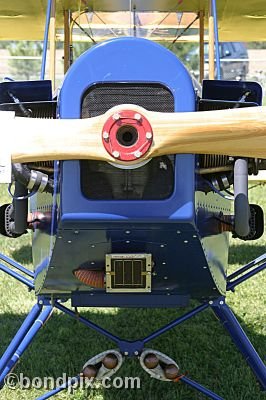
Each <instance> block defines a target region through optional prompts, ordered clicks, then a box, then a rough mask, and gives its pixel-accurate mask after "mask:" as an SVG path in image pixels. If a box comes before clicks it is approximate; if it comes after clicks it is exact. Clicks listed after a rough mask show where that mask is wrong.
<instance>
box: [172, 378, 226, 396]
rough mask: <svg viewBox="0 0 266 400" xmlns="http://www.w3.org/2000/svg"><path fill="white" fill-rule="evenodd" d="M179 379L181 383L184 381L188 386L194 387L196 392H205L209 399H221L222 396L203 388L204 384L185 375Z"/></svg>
mask: <svg viewBox="0 0 266 400" xmlns="http://www.w3.org/2000/svg"><path fill="white" fill-rule="evenodd" d="M180 381H181V382H183V383H186V384H187V385H188V386H191V387H192V388H193V389H196V390H197V391H198V392H200V393H203V394H205V395H206V396H207V397H209V398H210V399H213V400H223V398H222V397H220V396H218V395H217V394H215V393H213V392H212V391H211V390H209V389H207V388H205V387H204V386H202V385H200V384H199V383H198V382H195V381H193V380H192V379H190V378H188V377H186V376H183V377H182V378H180Z"/></svg>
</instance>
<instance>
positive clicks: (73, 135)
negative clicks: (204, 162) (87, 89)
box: [0, 104, 266, 165]
mask: <svg viewBox="0 0 266 400" xmlns="http://www.w3.org/2000/svg"><path fill="white" fill-rule="evenodd" d="M4 114H5V112H0V123H1V129H2V144H1V153H2V154H3V153H5V152H8V151H9V152H10V153H11V157H12V161H13V162H33V161H45V160H70V159H95V160H104V161H111V162H116V163H118V164H127V165H129V164H134V163H138V162H139V161H143V160H145V159H149V158H152V157H156V156H159V155H166V154H178V153H195V154H221V155H230V156H242V157H255V158H266V107H250V108H241V109H230V110H221V111H203V112H193V113H191V112H190V113H157V112H151V111H147V110H145V109H143V108H142V107H139V106H136V105H130V104H129V105H121V106H117V107H114V108H112V109H110V110H109V111H108V112H107V113H105V114H103V115H101V116H99V117H93V118H88V119H59V120H55V119H37V118H36V119H33V118H32V119H31V118H22V117H16V118H13V119H8V118H4Z"/></svg>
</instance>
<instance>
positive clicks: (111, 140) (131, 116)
mask: <svg viewBox="0 0 266 400" xmlns="http://www.w3.org/2000/svg"><path fill="white" fill-rule="evenodd" d="M152 140H153V132H152V128H151V125H150V123H149V121H148V120H147V118H146V117H145V116H144V115H142V114H141V113H139V112H137V111H133V110H120V111H118V112H115V113H114V114H112V115H111V116H110V117H109V118H108V119H107V121H106V122H105V124H104V127H103V130H102V141H103V145H104V148H105V150H106V151H107V152H108V153H109V154H110V155H111V156H112V157H113V158H114V159H116V160H120V161H125V162H129V161H136V160H139V159H141V158H142V157H143V156H144V155H145V154H146V153H147V152H148V151H149V149H150V147H151V145H152Z"/></svg>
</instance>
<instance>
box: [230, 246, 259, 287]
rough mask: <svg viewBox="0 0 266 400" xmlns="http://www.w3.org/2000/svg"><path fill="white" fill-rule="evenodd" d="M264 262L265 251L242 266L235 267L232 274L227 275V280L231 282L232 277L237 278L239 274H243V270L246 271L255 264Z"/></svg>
mask: <svg viewBox="0 0 266 400" xmlns="http://www.w3.org/2000/svg"><path fill="white" fill-rule="evenodd" d="M262 262H263V263H264V262H266V253H264V254H262V255H261V256H259V257H257V258H255V260H252V261H250V262H249V263H248V264H246V265H244V266H243V267H241V268H239V269H237V270H236V271H235V272H233V273H232V274H230V275H228V277H227V281H228V282H231V281H232V279H234V278H237V277H238V276H239V275H241V274H243V273H244V272H246V271H248V270H249V269H251V268H254V267H255V266H256V265H259V264H261V263H262Z"/></svg>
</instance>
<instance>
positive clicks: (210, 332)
mask: <svg viewBox="0 0 266 400" xmlns="http://www.w3.org/2000/svg"><path fill="white" fill-rule="evenodd" d="M250 198H251V201H252V202H257V203H258V204H261V205H262V206H263V207H264V209H265V210H266V200H265V199H266V188H264V187H258V188H256V189H252V190H251V192H250ZM1 199H3V196H2V195H1ZM2 201H3V200H2ZM265 244H266V243H265V238H264V239H261V240H259V241H257V242H255V243H252V242H249V243H245V242H240V241H236V240H232V247H231V252H230V271H233V270H234V269H236V268H237V267H238V266H240V265H243V264H244V263H246V262H247V261H249V260H251V259H253V258H254V257H256V256H258V255H260V254H261V253H262V252H265ZM1 251H2V252H3V253H5V254H8V255H10V256H11V257H13V258H15V259H16V260H18V261H19V262H22V263H23V264H25V265H26V266H30V267H31V253H30V235H26V236H25V237H22V238H21V239H19V240H9V239H5V238H2V239H1ZM265 288H266V274H265V272H264V273H260V274H258V275H257V276H256V277H254V278H252V279H251V280H250V281H249V282H245V283H244V284H243V285H241V286H239V287H238V288H237V290H236V293H234V294H232V293H229V294H228V296H227V302H228V304H229V305H230V306H231V307H232V309H233V311H234V312H235V314H236V315H237V317H238V319H239V321H240V323H241V325H242V326H243V327H244V329H245V331H246V332H247V334H248V335H249V337H250V339H251V341H252V343H253V344H254V346H255V348H256V349H257V351H258V353H259V354H260V356H261V357H262V358H263V359H265V357H266V311H265V310H266V307H265V306H266V295H265ZM33 304H34V295H33V294H32V293H28V292H27V290H26V289H25V287H24V286H22V285H21V284H19V283H16V282H15V281H14V279H12V278H10V277H8V276H7V275H5V274H3V273H1V272H0V338H1V340H0V354H1V353H2V352H3V351H4V349H5V348H6V346H7V345H8V343H9V342H10V340H11V338H12V337H13V335H14V334H15V332H16V330H17V329H18V328H19V326H20V324H21V323H22V321H23V319H24V318H25V316H26V313H27V312H28V310H29V309H30V307H31V306H32V305H33ZM195 304H196V303H195V302H194V303H193V304H192V305H191V306H194V305H195ZM184 311H185V310H180V309H177V310H175V309H161V310H157V309H156V310H151V309H134V310H132V309H114V308H112V309H97V308H93V309H86V311H85V312H84V315H85V316H86V317H88V318H90V319H91V320H92V321H94V322H96V323H97V324H99V325H101V326H103V327H104V328H106V329H108V330H110V331H111V332H112V333H114V334H117V335H121V336H122V337H124V338H127V339H135V338H138V337H142V336H145V335H147V334H148V333H150V332H152V331H154V330H155V329H157V328H159V327H160V326H162V325H164V324H166V323H167V322H169V321H171V320H172V319H174V318H176V317H177V316H178V315H181V314H182V313H184ZM149 345H150V346H151V347H153V348H155V349H158V350H160V351H162V352H165V353H166V354H168V355H169V356H170V357H172V358H173V359H175V360H176V361H177V363H178V364H179V365H180V367H181V371H182V372H186V371H187V372H188V375H189V377H191V378H192V379H195V380H198V382H200V383H202V384H204V385H206V386H207V387H208V388H210V389H211V390H213V391H215V392H217V393H218V394H219V395H221V396H222V397H223V398H224V399H225V400H262V399H265V395H263V394H262V393H261V392H260V390H259V387H258V385H257V383H256V381H255V379H254V377H253V375H252V373H251V371H250V369H249V368H248V367H247V365H246V363H245V361H244V360H243V358H242V356H241V355H240V354H239V352H238V351H237V350H236V348H235V347H234V345H233V344H232V342H231V340H230V338H229V336H228V335H227V334H226V332H225V330H224V329H223V327H222V326H221V325H220V324H219V323H218V322H217V320H216V319H215V317H214V315H213V314H212V312H211V311H209V310H208V311H205V312H203V313H202V314H201V315H198V316H197V317H195V318H193V319H191V320H190V321H187V322H186V323H184V324H182V325H181V326H179V327H176V328H175V329H173V330H172V331H170V332H168V333H166V334H164V335H162V336H161V337H159V338H158V339H156V340H154V341H153V342H151V343H150V344H149ZM112 346H113V344H112V343H111V342H109V341H107V340H106V339H105V338H103V337H102V336H100V335H98V334H96V333H94V332H92V331H90V330H89V329H87V328H86V327H85V326H82V325H81V324H79V323H78V322H77V321H76V320H73V319H70V318H69V317H67V316H63V315H62V314H60V313H59V312H55V313H54V315H53V317H52V318H51V319H50V321H49V323H48V324H47V325H46V326H45V327H44V328H43V329H42V330H41V332H40V333H39V334H38V336H37V338H36V340H35V341H34V342H33V343H32V345H31V346H30V347H29V349H28V350H27V352H26V353H25V354H24V356H23V357H22V359H21V362H20V363H19V365H18V366H17V367H16V370H15V372H16V373H17V374H19V373H21V372H23V373H24V375H26V376H28V377H30V378H33V377H34V376H38V377H44V376H55V377H56V376H62V374H63V373H66V374H67V376H72V375H76V374H77V372H79V371H80V370H81V368H82V365H83V364H84V363H85V362H86V360H88V359H89V358H91V357H92V356H93V355H95V354H97V353H99V352H101V351H103V350H105V349H110V348H112ZM118 375H119V376H139V377H140V378H141V389H135V390H123V389H109V390H103V389H101V388H97V389H93V390H88V391H87V392H86V391H76V392H75V393H74V395H69V394H67V393H62V394H60V395H58V396H57V397H56V398H57V399H71V400H85V399H93V400H103V399H105V400H111V399H112V400H124V399H129V400H135V399H143V400H173V399H176V400H197V399H199V400H201V399H202V400H203V399H205V398H206V397H205V396H203V395H200V394H198V393H197V392H195V391H194V390H192V389H190V388H188V387H186V386H185V385H183V384H179V383H164V382H160V381H156V380H154V379H150V378H149V377H148V376H147V375H146V374H145V372H144V371H143V370H142V369H141V367H140V366H139V362H138V360H137V359H132V360H131V359H129V360H126V362H125V363H124V365H123V367H122V369H121V371H119V372H118ZM43 392H44V391H43V390H34V389H30V390H19V389H17V390H11V389H8V388H6V387H5V388H4V389H3V390H2V391H1V392H0V399H1V400H14V399H21V400H23V399H25V400H26V399H27V400H31V399H35V398H36V397H38V396H40V395H41V394H42V393H43Z"/></svg>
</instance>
